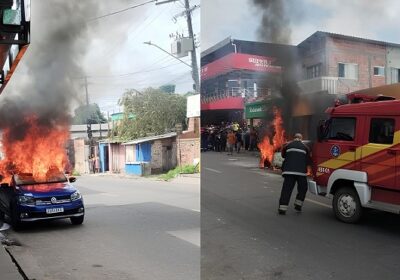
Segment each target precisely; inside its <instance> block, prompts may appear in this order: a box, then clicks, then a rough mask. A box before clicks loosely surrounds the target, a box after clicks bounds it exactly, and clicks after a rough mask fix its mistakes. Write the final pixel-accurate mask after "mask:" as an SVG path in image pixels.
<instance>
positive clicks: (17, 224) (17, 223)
mask: <svg viewBox="0 0 400 280" xmlns="http://www.w3.org/2000/svg"><path fill="white" fill-rule="evenodd" d="M11 225H12V227H13V229H14V230H15V231H19V230H21V229H22V222H21V219H20V217H19V214H18V212H17V210H15V208H13V209H11Z"/></svg>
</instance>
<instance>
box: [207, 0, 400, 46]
mask: <svg viewBox="0 0 400 280" xmlns="http://www.w3.org/2000/svg"><path fill="white" fill-rule="evenodd" d="M253 2H256V1H253V0H202V1H201V4H202V11H201V12H202V14H201V30H202V34H201V40H202V50H205V49H207V48H209V47H211V46H212V45H214V44H215V43H217V42H219V41H221V40H223V39H224V38H226V37H229V36H232V38H235V39H243V40H254V41H257V40H260V41H266V39H265V38H263V36H262V34H259V33H258V29H259V28H260V25H261V18H262V13H263V11H264V10H263V9H261V8H260V7H259V6H255V5H254V4H253ZM258 2H264V3H267V2H271V1H268V0H263V1H262V0H259V1H258ZM282 2H283V3H285V5H284V11H285V17H286V18H287V20H288V22H286V23H285V24H284V25H285V26H289V27H290V30H291V33H290V43H292V44H298V43H299V42H301V41H303V40H304V39H306V38H307V37H308V36H310V35H311V34H312V33H314V32H315V31H317V30H319V31H327V32H334V33H340V34H345V35H351V36H358V37H365V38H370V39H376V40H383V41H389V42H394V43H400V32H399V31H398V26H400V17H399V15H398V11H400V1H397V0H379V1H373V0H351V1H348V0H329V1H328V0H282Z"/></svg>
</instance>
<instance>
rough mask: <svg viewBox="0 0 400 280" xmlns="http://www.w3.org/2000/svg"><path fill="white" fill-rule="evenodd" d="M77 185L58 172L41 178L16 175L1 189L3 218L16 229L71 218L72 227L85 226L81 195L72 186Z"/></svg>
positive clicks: (24, 174) (0, 214) (0, 207)
mask: <svg viewBox="0 0 400 280" xmlns="http://www.w3.org/2000/svg"><path fill="white" fill-rule="evenodd" d="M75 181H76V178H75V177H69V178H67V177H66V175H65V174H64V173H62V172H59V171H58V170H49V171H48V172H47V173H46V174H45V176H40V177H35V176H34V175H32V174H31V173H20V174H14V175H13V176H12V177H11V182H10V183H3V184H1V186H0V216H2V217H0V218H3V219H4V216H5V215H7V216H8V217H9V218H10V220H11V224H12V225H13V227H14V228H15V229H19V228H20V227H21V225H22V224H23V223H24V222H33V221H38V220H50V219H64V218H69V219H70V220H71V223H72V224H75V225H78V224H82V223H83V220H84V215H85V207H84V204H83V199H82V195H81V194H80V192H79V191H78V190H77V189H76V188H75V187H74V186H72V185H71V183H72V182H75Z"/></svg>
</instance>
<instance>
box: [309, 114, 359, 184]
mask: <svg viewBox="0 0 400 280" xmlns="http://www.w3.org/2000/svg"><path fill="white" fill-rule="evenodd" d="M359 125H360V120H357V118H355V117H341V116H340V117H333V118H331V119H330V124H329V128H328V132H327V135H325V139H324V140H322V141H321V142H319V143H318V150H317V151H316V154H317V178H318V179H317V182H318V184H320V185H325V186H326V184H327V182H328V179H329V175H330V174H331V173H332V172H333V171H334V170H335V169H339V168H346V169H356V165H357V163H356V162H355V159H356V152H357V147H358V146H359V144H358V141H359V140H358V139H359V138H360V137H359V135H358V133H356V129H359V128H358V127H359Z"/></svg>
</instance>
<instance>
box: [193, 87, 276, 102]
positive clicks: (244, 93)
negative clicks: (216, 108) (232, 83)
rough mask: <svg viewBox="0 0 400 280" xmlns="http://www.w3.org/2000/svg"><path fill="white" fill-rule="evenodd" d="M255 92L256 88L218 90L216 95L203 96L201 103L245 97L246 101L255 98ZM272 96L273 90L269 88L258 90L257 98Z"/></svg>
mask: <svg viewBox="0 0 400 280" xmlns="http://www.w3.org/2000/svg"><path fill="white" fill-rule="evenodd" d="M254 94H255V90H254V88H240V87H231V88H228V89H224V90H218V92H215V93H211V94H210V93H207V95H205V94H202V96H201V102H202V103H208V102H213V101H215V100H218V99H223V98H228V97H244V99H245V100H247V99H252V98H254ZM270 95H271V90H270V89H268V88H258V89H257V97H259V98H260V97H264V98H265V97H268V96H270Z"/></svg>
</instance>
